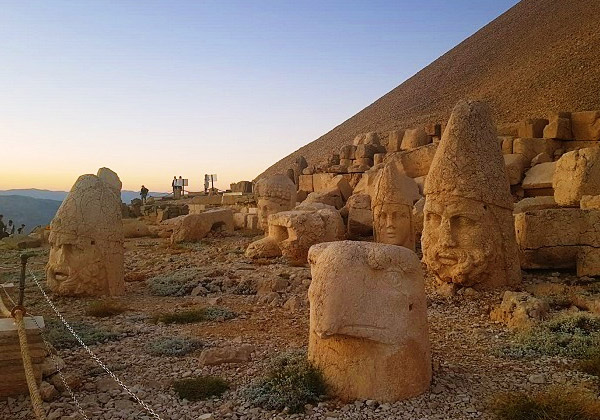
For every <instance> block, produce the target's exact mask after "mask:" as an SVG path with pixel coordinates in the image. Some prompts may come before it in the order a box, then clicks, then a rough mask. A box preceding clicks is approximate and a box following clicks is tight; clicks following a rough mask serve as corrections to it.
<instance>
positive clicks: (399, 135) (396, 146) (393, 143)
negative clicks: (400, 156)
mask: <svg viewBox="0 0 600 420" xmlns="http://www.w3.org/2000/svg"><path fill="white" fill-rule="evenodd" d="M403 138H404V130H393V131H390V132H389V134H388V142H387V147H386V151H387V152H388V153H391V152H399V151H401V150H402V139H403Z"/></svg>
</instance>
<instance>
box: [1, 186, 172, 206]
mask: <svg viewBox="0 0 600 420" xmlns="http://www.w3.org/2000/svg"><path fill="white" fill-rule="evenodd" d="M67 194H68V192H67V191H50V190H38V189H36V188H29V189H14V190H0V196H5V195H20V196H25V197H31V198H40V199H44V200H57V201H63V200H64V199H65V197H66V196H67ZM165 195H168V194H165V193H159V192H150V196H151V197H163V196H165ZM134 198H140V192H139V191H128V190H123V191H121V201H123V202H124V203H126V204H129V203H131V200H133V199H134Z"/></svg>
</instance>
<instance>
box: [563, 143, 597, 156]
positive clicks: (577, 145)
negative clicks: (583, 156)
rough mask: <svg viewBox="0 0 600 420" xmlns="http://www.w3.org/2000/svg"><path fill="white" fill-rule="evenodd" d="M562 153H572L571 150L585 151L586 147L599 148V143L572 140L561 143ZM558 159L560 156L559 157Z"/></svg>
mask: <svg viewBox="0 0 600 420" xmlns="http://www.w3.org/2000/svg"><path fill="white" fill-rule="evenodd" d="M562 147H563V152H562V153H561V155H562V154H564V153H566V152H572V151H573V150H579V149H586V148H588V147H600V141H592V140H587V141H586V140H572V141H565V142H563V145H562ZM559 157H560V156H559Z"/></svg>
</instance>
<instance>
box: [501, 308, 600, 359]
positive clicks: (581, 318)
mask: <svg viewBox="0 0 600 420" xmlns="http://www.w3.org/2000/svg"><path fill="white" fill-rule="evenodd" d="M498 353H499V355H501V356H505V357H515V358H520V357H537V356H540V355H546V356H561V357H573V358H577V359H585V358H591V357H593V356H595V355H597V354H600V318H599V317H597V316H592V315H589V314H586V313H576V314H567V315H562V316H559V317H557V318H555V319H552V320H549V321H546V322H543V323H540V324H539V325H538V326H536V327H535V328H533V329H531V330H529V331H526V332H524V333H522V334H521V335H519V336H517V340H516V342H515V343H512V344H510V345H508V346H506V347H503V348H501V349H500V350H499V351H498Z"/></svg>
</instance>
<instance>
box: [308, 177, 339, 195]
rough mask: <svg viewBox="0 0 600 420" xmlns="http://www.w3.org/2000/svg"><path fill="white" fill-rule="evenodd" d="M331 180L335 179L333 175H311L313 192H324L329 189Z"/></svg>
mask: <svg viewBox="0 0 600 420" xmlns="http://www.w3.org/2000/svg"><path fill="white" fill-rule="evenodd" d="M333 178H335V175H334V174H326V173H320V174H314V175H313V191H315V192H319V191H325V190H327V189H329V183H330V182H331V180H332V179H333Z"/></svg>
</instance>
